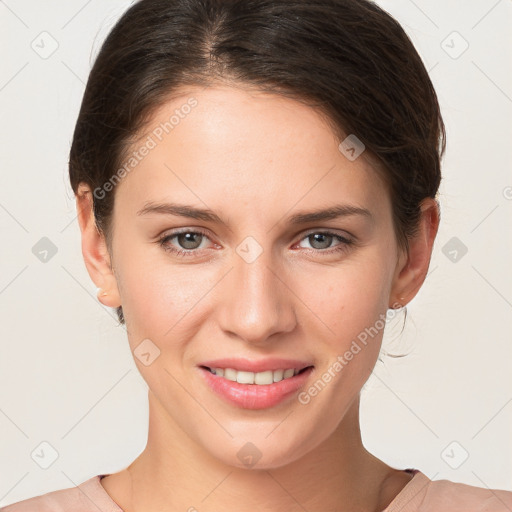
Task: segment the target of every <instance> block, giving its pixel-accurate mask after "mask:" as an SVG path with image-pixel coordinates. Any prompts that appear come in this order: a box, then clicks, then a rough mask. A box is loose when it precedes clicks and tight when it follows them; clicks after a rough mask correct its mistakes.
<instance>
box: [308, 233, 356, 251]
mask: <svg viewBox="0 0 512 512" xmlns="http://www.w3.org/2000/svg"><path fill="white" fill-rule="evenodd" d="M304 240H307V241H308V242H309V243H310V244H311V245H312V247H313V252H317V253H327V254H332V253H334V252H337V251H346V250H347V249H348V247H349V246H350V245H352V244H353V243H354V241H353V240H351V239H349V238H347V237H344V236H341V235H340V234H338V233H334V232H332V231H313V232H310V233H309V234H307V235H306V236H305V237H304V238H303V239H302V240H301V242H302V241H304ZM336 240H337V241H338V242H339V243H338V244H337V245H335V246H334V248H332V249H331V244H332V242H333V241H336ZM301 247H302V246H301ZM327 249H330V250H327Z"/></svg>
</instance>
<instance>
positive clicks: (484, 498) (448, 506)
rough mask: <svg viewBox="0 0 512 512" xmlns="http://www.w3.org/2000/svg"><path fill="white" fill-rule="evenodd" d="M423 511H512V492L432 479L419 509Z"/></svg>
mask: <svg viewBox="0 0 512 512" xmlns="http://www.w3.org/2000/svg"><path fill="white" fill-rule="evenodd" d="M419 510H420V511H421V512H429V511H430V510H432V511H434V510H436V511H442V510H446V511H448V510H449V511H458V510H460V511H461V512H462V511H464V512H510V511H511V510H512V492H511V491H505V490H501V489H487V488H484V487H476V486H473V485H467V484H462V483H458V482H451V481H449V480H434V481H430V482H429V484H428V486H427V487H426V492H425V496H424V498H423V502H422V505H421V507H420V509H419Z"/></svg>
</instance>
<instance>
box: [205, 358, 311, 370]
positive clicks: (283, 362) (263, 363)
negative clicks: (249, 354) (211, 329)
mask: <svg viewBox="0 0 512 512" xmlns="http://www.w3.org/2000/svg"><path fill="white" fill-rule="evenodd" d="M199 366H207V367H208V368H233V369H234V370H238V371H243V372H253V373H258V372H265V371H269V370H272V371H274V370H280V369H283V370H287V369H289V368H296V369H297V370H302V369H303V368H306V367H308V366H313V365H312V364H311V363H307V362H304V361H299V360H297V359H282V358H268V359H259V360H256V359H246V358H241V357H226V358H223V359H212V360H210V361H204V362H202V363H201V364H200V365H199Z"/></svg>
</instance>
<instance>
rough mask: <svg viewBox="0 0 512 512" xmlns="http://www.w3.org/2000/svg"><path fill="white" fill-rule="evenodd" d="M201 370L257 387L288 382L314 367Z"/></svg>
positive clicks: (204, 367) (202, 366)
mask: <svg viewBox="0 0 512 512" xmlns="http://www.w3.org/2000/svg"><path fill="white" fill-rule="evenodd" d="M200 368H202V369H204V370H207V371H209V372H210V373H212V374H213V375H217V376H219V377H224V379H227V380H230V381H232V382H238V383H239V384H249V385H255V386H268V385H270V384H274V383H275V382H281V381H282V380H287V379H290V378H292V377H295V376H296V375H300V374H302V373H304V372H306V371H307V370H309V369H310V368H313V366H312V365H309V366H304V367H303V368H280V369H277V370H265V371H262V372H249V371H242V370H235V369H234V368H214V367H213V368H212V367H209V366H204V365H201V366H200Z"/></svg>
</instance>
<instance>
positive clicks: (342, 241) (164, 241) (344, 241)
mask: <svg viewBox="0 0 512 512" xmlns="http://www.w3.org/2000/svg"><path fill="white" fill-rule="evenodd" d="M184 233H193V234H199V235H202V236H203V238H206V239H208V240H210V242H211V243H212V244H214V242H212V240H211V239H210V237H209V236H208V234H207V233H203V232H202V231H192V230H190V231H179V232H178V233H171V234H168V235H165V236H163V237H161V238H160V239H159V240H158V242H159V243H160V245H161V246H162V247H163V248H164V249H165V250H168V251H170V252H181V253H194V252H200V251H201V250H202V249H200V248H196V249H184V248H181V247H176V246H174V245H173V244H171V243H170V242H171V240H172V239H174V238H176V237H178V236H179V235H181V234H184ZM314 234H322V235H329V236H332V237H333V238H334V239H336V240H337V241H338V242H339V243H338V244H336V245H335V246H333V247H328V248H327V249H315V248H307V247H304V248H303V249H306V250H309V251H313V252H318V253H322V252H324V253H329V252H334V251H336V250H338V249H339V248H340V246H341V247H343V246H344V247H343V248H347V247H348V246H349V245H352V244H353V243H354V241H353V240H352V239H350V238H348V237H345V236H342V235H339V234H337V233H331V232H328V231H312V232H309V233H307V234H306V235H304V236H303V237H302V238H300V239H299V240H298V242H296V243H295V244H294V245H298V244H300V243H301V242H302V241H303V240H306V239H307V238H308V237H309V236H311V235H314ZM201 241H202V240H201ZM169 245H170V246H171V248H169ZM203 249H204V248H203ZM340 250H341V249H340Z"/></svg>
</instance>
